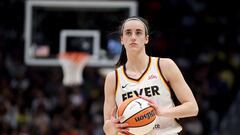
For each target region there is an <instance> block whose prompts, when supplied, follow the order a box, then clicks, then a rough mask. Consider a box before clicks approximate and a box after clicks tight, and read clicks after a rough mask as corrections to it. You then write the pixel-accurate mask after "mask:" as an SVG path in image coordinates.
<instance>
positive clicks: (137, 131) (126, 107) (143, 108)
mask: <svg viewBox="0 0 240 135" xmlns="http://www.w3.org/2000/svg"><path fill="white" fill-rule="evenodd" d="M117 116H118V117H120V116H123V117H124V119H123V120H122V121H121V123H128V129H129V132H130V133H132V134H134V135H144V134H146V133H149V132H151V130H153V127H154V125H155V122H156V115H155V113H154V108H153V107H151V106H150V105H149V104H148V101H146V100H144V99H142V98H140V97H134V98H129V99H126V100H125V101H123V102H122V103H121V104H120V106H119V107H118V111H117Z"/></svg>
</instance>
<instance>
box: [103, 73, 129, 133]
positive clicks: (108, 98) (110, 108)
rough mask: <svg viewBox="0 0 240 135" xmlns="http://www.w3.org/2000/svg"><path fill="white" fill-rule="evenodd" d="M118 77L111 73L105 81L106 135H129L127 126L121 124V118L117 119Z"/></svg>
mask: <svg viewBox="0 0 240 135" xmlns="http://www.w3.org/2000/svg"><path fill="white" fill-rule="evenodd" d="M116 85H117V84H116V76H115V72H110V73H109V74H108V75H107V77H106V80H105V86H104V95H105V100H104V108H103V111H104V126H103V130H104V132H105V134H106V135H114V134H116V133H117V132H120V133H122V134H128V129H127V126H128V125H127V124H126V123H123V124H122V123H120V119H122V118H121V117H120V118H115V114H116V111H117V108H116V104H115V89H116V88H115V87H116Z"/></svg>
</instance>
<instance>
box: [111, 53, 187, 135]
mask: <svg viewBox="0 0 240 135" xmlns="http://www.w3.org/2000/svg"><path fill="white" fill-rule="evenodd" d="M116 83H117V85H116V98H115V100H116V104H117V106H119V105H120V104H121V103H122V102H123V101H124V100H126V99H127V98H131V97H135V96H138V95H143V96H147V97H149V98H150V99H151V100H153V101H155V102H156V103H157V104H158V105H159V106H160V107H161V108H171V107H174V103H173V100H172V98H171V92H170V89H169V87H168V85H167V83H166V81H165V79H164V77H163V76H162V73H161V70H160V64H159V58H156V57H149V63H148V67H147V69H146V71H145V72H144V73H143V74H142V75H141V77H140V78H138V79H133V78H131V77H129V76H127V74H126V72H125V66H120V67H119V68H117V69H116ZM181 130H182V127H181V126H180V125H179V124H178V123H177V122H176V120H175V119H173V118H168V117H157V123H156V124H155V127H154V129H153V131H152V132H151V133H149V135H160V134H161V135H162V134H164V135H167V134H177V133H178V132H180V131H181Z"/></svg>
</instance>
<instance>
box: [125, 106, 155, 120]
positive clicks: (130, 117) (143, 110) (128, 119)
mask: <svg viewBox="0 0 240 135" xmlns="http://www.w3.org/2000/svg"><path fill="white" fill-rule="evenodd" d="M150 107H151V106H149V107H146V108H144V109H143V110H140V111H144V110H146V109H148V108H150ZM140 111H138V112H136V113H135V114H133V115H132V116H131V117H133V116H134V115H136V114H137V113H139V112H140ZM123 112H124V111H123ZM131 117H129V118H128V119H126V120H125V121H123V122H122V123H124V122H126V121H127V120H129V119H130V118H131Z"/></svg>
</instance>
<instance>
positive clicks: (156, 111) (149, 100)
mask: <svg viewBox="0 0 240 135" xmlns="http://www.w3.org/2000/svg"><path fill="white" fill-rule="evenodd" d="M139 97H140V98H142V99H145V100H147V101H148V102H149V105H150V106H152V107H153V108H154V111H155V112H154V113H155V114H156V115H157V116H161V111H162V110H161V109H160V107H159V106H158V105H157V103H155V102H154V101H153V100H151V99H149V98H148V97H146V96H141V95H140V96H139Z"/></svg>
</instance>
